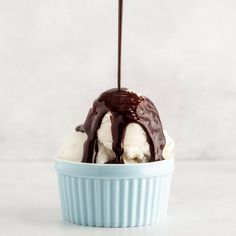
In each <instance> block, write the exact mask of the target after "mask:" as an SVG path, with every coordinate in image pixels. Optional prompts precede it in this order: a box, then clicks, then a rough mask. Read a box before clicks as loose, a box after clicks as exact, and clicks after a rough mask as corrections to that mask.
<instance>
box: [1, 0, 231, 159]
mask: <svg viewBox="0 0 236 236" xmlns="http://www.w3.org/2000/svg"><path fill="white" fill-rule="evenodd" d="M124 7H125V11H124V14H125V16H124V47H123V49H124V50H123V52H124V53H123V85H124V86H125V87H128V88H130V89H133V90H136V91H138V92H139V93H141V94H144V95H146V96H148V97H150V98H151V99H152V100H153V101H154V103H155V104H156V106H157V108H158V110H159V113H160V115H161V118H162V122H163V126H164V128H165V129H167V130H168V132H169V134H170V135H171V136H172V137H173V138H174V139H175V142H176V149H175V151H176V156H177V158H180V159H181V158H182V159H211V160H216V159H231V160H232V159H234V158H235V156H236V145H235V140H236V132H235V120H236V119H235V118H236V1H234V0H178V1H174V0H158V1H157V0H125V3H124ZM116 59H117V1H115V0H84V1H82V0H77V1H75V0H40V1H36V0H21V1H17V0H8V1H4V0H0V124H1V130H0V150H1V156H0V159H1V160H9V159H11V160H16V159H17V160H18V159H27V160H45V159H46V160H52V159H54V158H56V157H57V152H58V149H59V147H60V144H61V142H62V140H63V137H65V135H66V134H67V133H68V132H72V131H73V130H74V128H75V127H76V126H77V125H78V124H80V123H82V122H83V120H84V119H85V117H86V114H87V111H88V109H89V107H90V106H91V104H92V101H93V100H94V99H95V98H96V97H97V96H98V95H99V94H100V93H101V92H102V91H104V90H106V89H109V88H111V87H114V86H116Z"/></svg>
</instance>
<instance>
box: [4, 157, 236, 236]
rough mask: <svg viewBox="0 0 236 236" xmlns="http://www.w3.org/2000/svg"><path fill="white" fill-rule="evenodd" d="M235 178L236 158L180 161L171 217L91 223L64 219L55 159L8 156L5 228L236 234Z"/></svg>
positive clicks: (45, 233)
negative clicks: (154, 221)
mask: <svg viewBox="0 0 236 236" xmlns="http://www.w3.org/2000/svg"><path fill="white" fill-rule="evenodd" d="M235 179H236V162H222V161H218V162H208V161H204V162H201V161H198V162H196V161H189V162H180V161H177V163H176V171H175V175H174V177H173V186H172V191H171V198H170V205H169V216H168V219H167V221H166V222H165V223H162V224H160V225H154V226H147V227H140V228H126V229H106V228H89V227H81V226H77V225H71V224H65V223H62V222H61V218H60V209H59V198H58V190H57V179H56V173H55V171H54V165H53V163H51V162H39V163H37V162H2V163H1V165H0V186H1V187H0V196H1V197H0V234H1V235H4V236H15V235H17V236H25V235H34V236H38V235H42V236H53V235H55V236H60V235H70V236H73V235H83V236H89V235H104V236H106V235H111V234H112V235H114V236H115V235H117V236H118V235H119V236H121V235H129V236H131V235H135V236H136V235H140V236H141V235H149V236H152V235H153V236H154V235H155V236H156V235H160V236H167V235H168V236H172V235H173V236H176V235H181V236H189V235H191V236H195V235H196V236H209V235H214V236H218V235H219V236H222V235H227V236H235V235H236V227H235V219H236V185H235Z"/></svg>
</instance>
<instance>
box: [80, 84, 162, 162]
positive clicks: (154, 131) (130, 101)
mask: <svg viewBox="0 0 236 236" xmlns="http://www.w3.org/2000/svg"><path fill="white" fill-rule="evenodd" d="M108 111H110V112H111V114H112V117H111V122H112V126H111V129H112V130H111V132H112V138H113V146H112V147H113V151H114V152H115V154H116V158H115V160H113V161H112V162H109V163H114V164H119V163H124V162H123V159H122V154H123V152H124V150H123V140H124V135H125V131H126V127H127V126H128V125H129V124H130V123H138V124H139V125H141V126H142V128H143V129H144V131H145V132H146V134H147V141H148V143H149V145H150V152H151V158H150V160H149V161H160V160H163V157H162V151H163V148H164V146H165V137H164V134H163V130H162V124H161V121H160V118H159V114H158V111H157V109H156V107H155V106H154V104H153V103H152V102H151V101H150V100H149V99H148V98H146V97H143V96H138V95H137V94H136V93H134V92H131V91H128V90H127V89H124V88H122V89H120V90H118V89H111V90H108V91H106V92H104V93H102V94H101V95H100V97H99V98H98V99H97V100H95V101H94V104H93V108H92V109H90V111H89V113H88V116H87V118H86V121H85V123H84V125H82V126H79V127H77V128H76V130H77V131H83V132H85V133H86V134H87V135H88V138H87V141H86V142H85V144H84V153H83V159H82V162H88V163H96V155H97V153H98V145H97V130H98V129H99V128H100V125H101V122H102V119H103V117H104V115H105V114H106V113H107V112H108Z"/></svg>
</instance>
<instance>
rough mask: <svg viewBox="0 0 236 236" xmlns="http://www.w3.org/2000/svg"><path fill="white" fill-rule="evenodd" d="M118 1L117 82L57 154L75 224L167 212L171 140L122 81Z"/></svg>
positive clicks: (140, 220)
mask: <svg viewBox="0 0 236 236" xmlns="http://www.w3.org/2000/svg"><path fill="white" fill-rule="evenodd" d="M118 3H119V12H118V13H119V14H118V15H119V17H118V18H119V20H118V71H117V72H118V73H117V88H115V89H110V90H107V91H105V92H103V93H102V94H101V95H100V96H99V97H98V98H97V99H96V100H95V101H94V103H93V106H92V108H91V109H90V110H89V112H88V115H87V118H86V120H85V122H84V123H83V124H82V125H79V126H78V127H76V130H75V132H74V133H73V134H72V135H71V136H70V137H69V138H68V139H66V142H64V144H63V146H62V148H61V152H60V155H59V159H57V160H56V170H57V175H58V183H59V191H60V199H61V209H62V217H63V219H64V221H66V222H70V223H75V224H79V225H86V226H102V227H130V226H141V225H149V224H154V223H157V222H160V221H161V220H163V219H165V217H166V215H167V207H168V197H169V191H170V184H171V176H172V172H173V171H174V158H173V154H172V149H173V146H174V143H173V140H172V139H171V138H170V137H169V136H168V134H167V133H166V132H164V131H163V129H162V123H161V120H160V117H159V114H158V111H157V109H156V107H155V105H154V104H153V103H152V102H151V101H150V99H148V98H147V97H144V96H141V95H139V94H137V93H135V92H133V91H131V90H128V89H126V88H122V87H121V43H122V40H121V39H122V37H121V36H122V34H121V33H122V9H123V0H118Z"/></svg>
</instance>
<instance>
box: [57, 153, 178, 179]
mask: <svg viewBox="0 0 236 236" xmlns="http://www.w3.org/2000/svg"><path fill="white" fill-rule="evenodd" d="M55 168H56V170H57V172H58V174H62V175H68V176H74V177H81V178H143V177H153V176H164V175H169V174H171V173H172V172H173V171H174V168H175V159H174V158H170V159H166V160H162V161H155V162H147V163H138V164H137V163H132V164H98V163H83V162H75V161H68V160H62V159H57V160H55Z"/></svg>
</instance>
